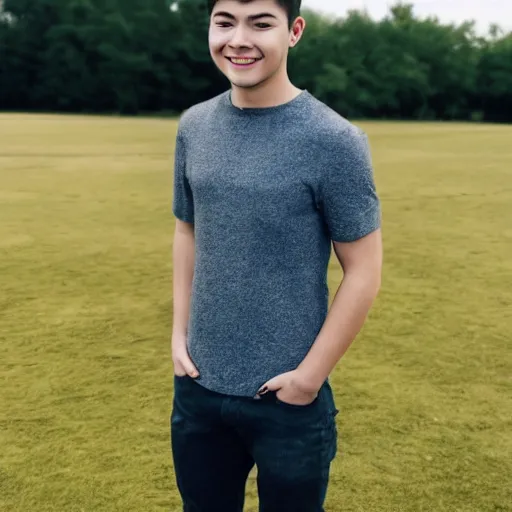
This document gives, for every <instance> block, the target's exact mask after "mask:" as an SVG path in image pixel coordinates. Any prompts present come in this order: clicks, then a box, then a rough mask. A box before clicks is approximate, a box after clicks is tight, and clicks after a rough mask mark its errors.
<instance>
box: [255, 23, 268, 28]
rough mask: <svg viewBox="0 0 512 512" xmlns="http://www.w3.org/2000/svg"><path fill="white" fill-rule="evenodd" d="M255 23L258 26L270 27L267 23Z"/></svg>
mask: <svg viewBox="0 0 512 512" xmlns="http://www.w3.org/2000/svg"><path fill="white" fill-rule="evenodd" d="M255 25H256V27H258V28H270V26H271V25H269V24H268V23H256V24H255Z"/></svg>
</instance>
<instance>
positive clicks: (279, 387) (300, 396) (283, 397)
mask: <svg viewBox="0 0 512 512" xmlns="http://www.w3.org/2000/svg"><path fill="white" fill-rule="evenodd" d="M268 391H276V392H277V393H276V397H277V398H278V399H279V400H280V401H281V402H284V403H287V404H290V405H303V406H306V405H309V404H311V403H313V402H314V401H315V398H316V397H317V396H318V391H319V390H318V389H314V388H312V387H311V385H309V383H308V382H306V380H305V379H304V377H303V376H302V375H301V374H300V373H299V372H298V371H297V370H293V371H291V372H287V373H282V374H281V375H277V376H276V377H274V378H273V379H270V380H269V381H268V382H266V383H265V384H264V385H263V386H262V387H261V388H260V390H259V391H258V394H259V395H264V394H265V393H267V392H268Z"/></svg>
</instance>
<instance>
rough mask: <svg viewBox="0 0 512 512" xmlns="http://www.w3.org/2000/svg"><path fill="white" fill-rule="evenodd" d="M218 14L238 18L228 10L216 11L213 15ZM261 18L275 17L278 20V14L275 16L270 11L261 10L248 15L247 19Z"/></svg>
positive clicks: (231, 18)
mask: <svg viewBox="0 0 512 512" xmlns="http://www.w3.org/2000/svg"><path fill="white" fill-rule="evenodd" d="M216 16H223V17H224V18H229V19H230V20H235V19H236V18H235V17H234V16H233V15H232V14H231V13H229V12H226V11H220V12H216V13H215V14H214V15H213V17H214V18H215V17H216ZM261 18H274V19H275V20H277V18H276V16H274V15H273V14H270V13H269V12H261V13H259V14H252V15H251V16H247V19H248V20H249V21H255V20H259V19H261Z"/></svg>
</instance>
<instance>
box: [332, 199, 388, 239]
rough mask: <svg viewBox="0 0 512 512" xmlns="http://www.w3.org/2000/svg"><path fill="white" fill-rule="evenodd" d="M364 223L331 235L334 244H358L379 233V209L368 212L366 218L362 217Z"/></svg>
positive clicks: (365, 214)
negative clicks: (376, 232)
mask: <svg viewBox="0 0 512 512" xmlns="http://www.w3.org/2000/svg"><path fill="white" fill-rule="evenodd" d="M361 219H364V222H360V223H359V224H357V225H353V226H351V227H350V228H349V229H347V228H345V229H343V231H341V232H336V233H332V234H331V239H332V241H333V242H343V243H349V242H356V241H357V240H360V239H361V238H363V237H365V236H367V235H369V234H370V233H373V232H374V231H377V230H378V229H379V228H380V227H381V212H380V208H379V207H375V208H373V209H372V210H369V211H366V212H365V213H364V216H361Z"/></svg>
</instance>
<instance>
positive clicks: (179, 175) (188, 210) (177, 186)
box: [173, 131, 194, 223]
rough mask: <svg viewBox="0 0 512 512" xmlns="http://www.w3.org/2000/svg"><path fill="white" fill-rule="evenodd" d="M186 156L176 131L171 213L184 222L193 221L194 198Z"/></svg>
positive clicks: (179, 135)
mask: <svg viewBox="0 0 512 512" xmlns="http://www.w3.org/2000/svg"><path fill="white" fill-rule="evenodd" d="M186 168H187V157H186V148H185V141H184V140H183V137H182V135H181V134H180V132H179V131H178V135H177V136H176V149H175V152H174V196H173V213H174V215H175V216H176V217H177V218H178V219H180V220H182V221H184V222H191V223H193V222H194V198H193V195H192V188H191V187H190V183H189V180H188V178H187V175H186Z"/></svg>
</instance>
